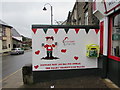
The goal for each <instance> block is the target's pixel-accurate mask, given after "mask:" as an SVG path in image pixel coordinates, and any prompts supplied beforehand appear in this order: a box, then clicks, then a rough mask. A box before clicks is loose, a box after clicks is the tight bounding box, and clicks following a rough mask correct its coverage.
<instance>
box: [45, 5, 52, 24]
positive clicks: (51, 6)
mask: <svg viewBox="0 0 120 90" xmlns="http://www.w3.org/2000/svg"><path fill="white" fill-rule="evenodd" d="M46 5H50V7H51V25H53V10H52V5H51V4H49V3H46V4H45V5H44V8H43V10H44V11H46V10H47V9H46V7H45V6H46Z"/></svg>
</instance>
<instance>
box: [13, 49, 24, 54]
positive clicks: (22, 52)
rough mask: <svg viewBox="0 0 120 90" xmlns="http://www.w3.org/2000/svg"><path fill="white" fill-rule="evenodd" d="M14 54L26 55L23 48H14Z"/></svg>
mask: <svg viewBox="0 0 120 90" xmlns="http://www.w3.org/2000/svg"><path fill="white" fill-rule="evenodd" d="M12 54H24V50H23V49H22V48H13V49H12V51H11V55H12Z"/></svg>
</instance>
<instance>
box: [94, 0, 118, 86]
mask: <svg viewBox="0 0 120 90" xmlns="http://www.w3.org/2000/svg"><path fill="white" fill-rule="evenodd" d="M93 14H94V15H95V16H96V17H97V18H98V19H99V20H100V58H99V64H100V65H99V67H100V68H101V69H102V73H103V77H104V78H109V79H110V80H111V81H113V82H114V83H115V84H116V85H118V86H119V87H120V0H111V1H109V2H105V1H103V0H100V1H99V2H96V0H94V1H93Z"/></svg>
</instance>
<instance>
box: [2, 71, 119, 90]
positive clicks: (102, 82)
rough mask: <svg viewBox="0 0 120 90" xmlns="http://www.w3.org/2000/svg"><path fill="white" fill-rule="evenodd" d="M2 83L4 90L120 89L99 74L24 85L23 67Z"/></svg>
mask: <svg viewBox="0 0 120 90" xmlns="http://www.w3.org/2000/svg"><path fill="white" fill-rule="evenodd" d="M0 83H2V88H3V90H4V89H5V88H20V89H21V88H22V89H24V88H101V89H108V90H111V89H114V88H116V89H118V90H120V88H119V87H117V86H116V85H114V84H113V83H112V82H111V81H110V80H108V79H101V78H100V77H98V76H89V77H88V76H87V77H86V76H82V77H74V78H66V79H58V80H52V81H45V82H40V83H36V84H31V85H24V84H23V80H22V69H19V70H17V71H16V72H14V73H13V74H11V75H9V76H7V77H6V78H4V79H2V80H1V81H0Z"/></svg>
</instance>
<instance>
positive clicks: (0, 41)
mask: <svg viewBox="0 0 120 90" xmlns="http://www.w3.org/2000/svg"><path fill="white" fill-rule="evenodd" d="M1 53H2V25H0V54H1Z"/></svg>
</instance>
